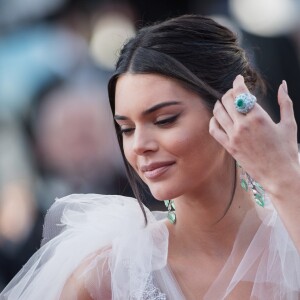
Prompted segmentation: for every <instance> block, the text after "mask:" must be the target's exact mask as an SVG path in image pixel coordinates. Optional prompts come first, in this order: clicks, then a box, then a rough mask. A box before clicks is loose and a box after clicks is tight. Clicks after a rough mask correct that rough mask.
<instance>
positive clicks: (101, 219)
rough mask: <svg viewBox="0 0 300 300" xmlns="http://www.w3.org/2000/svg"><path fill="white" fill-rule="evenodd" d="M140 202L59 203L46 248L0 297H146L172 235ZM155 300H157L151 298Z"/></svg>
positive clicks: (75, 198)
mask: <svg viewBox="0 0 300 300" xmlns="http://www.w3.org/2000/svg"><path fill="white" fill-rule="evenodd" d="M147 215H148V220H149V224H148V226H147V227H145V222H144V217H143V214H142V212H141V210H140V207H139V205H138V203H137V200H136V199H133V198H128V197H122V196H104V195H71V196H68V197H65V198H62V199H58V200H56V202H55V203H54V205H53V206H52V207H51V209H50V210H49V212H48V214H47V216H46V219H45V226H44V237H43V241H42V247H41V248H40V249H39V250H38V251H37V252H36V254H35V255H34V256H33V257H32V258H31V259H30V260H29V261H28V263H27V264H26V265H25V266H24V267H23V269H22V270H21V271H20V272H19V273H18V274H17V276H16V277H15V278H14V279H13V280H12V281H11V282H10V284H9V285H8V286H7V287H6V288H5V289H4V291H3V292H2V293H1V295H0V299H10V300H12V299H13V300H17V299H31V300H35V299H36V300H38V299H39V300H40V299H49V300H50V299H51V300H54V299H79V300H81V299H102V300H103V299H143V298H142V294H143V291H144V290H145V286H146V285H147V282H148V281H149V278H150V275H151V273H152V272H153V271H155V270H156V269H160V268H162V267H163V266H164V265H166V260H167V243H168V232H167V229H166V228H165V226H162V224H161V223H160V222H157V221H156V220H155V219H154V217H153V215H152V214H151V213H150V211H148V210H147ZM153 299H154V298H153Z"/></svg>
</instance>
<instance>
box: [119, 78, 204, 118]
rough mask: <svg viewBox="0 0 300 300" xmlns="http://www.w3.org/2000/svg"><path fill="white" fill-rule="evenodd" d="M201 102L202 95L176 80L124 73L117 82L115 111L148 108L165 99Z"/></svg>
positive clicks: (123, 111)
mask: <svg viewBox="0 0 300 300" xmlns="http://www.w3.org/2000/svg"><path fill="white" fill-rule="evenodd" d="M193 99H194V100H195V101H197V103H200V102H201V101H199V100H200V97H199V96H198V95H196V94H194V93H193V92H191V91H189V90H187V89H185V88H184V87H183V86H182V85H181V84H180V83H178V82H177V81H176V80H173V79H170V78H167V77H165V76H161V75H156V74H124V75H122V76H120V78H119V79H118V81H117V84H116V93H115V113H116V114H125V113H126V112H128V111H132V110H133V109H134V110H139V109H147V108H149V107H150V106H152V105H155V104H158V103H160V102H164V101H183V102H184V104H189V102H190V101H192V100H193Z"/></svg>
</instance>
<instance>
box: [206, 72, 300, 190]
mask: <svg viewBox="0 0 300 300" xmlns="http://www.w3.org/2000/svg"><path fill="white" fill-rule="evenodd" d="M247 92H249V91H248V89H247V86H246V85H245V83H244V78H243V77H242V76H241V75H238V76H237V77H236V79H235V80H234V82H233V88H232V89H230V90H229V91H227V92H226V94H224V96H223V97H222V101H221V102H220V101H217V103H216V105H215V108H214V111H213V114H214V116H213V117H212V119H211V122H210V126H209V130H210V134H211V135H212V136H213V137H214V138H215V139H216V140H217V141H218V142H219V143H220V144H221V145H222V146H223V147H224V148H225V149H226V150H227V151H228V152H229V153H230V154H231V155H232V156H233V157H234V158H235V159H236V161H238V162H239V164H240V165H241V166H242V167H243V168H244V170H245V171H247V172H248V173H249V174H250V175H251V176H252V177H253V178H254V179H255V180H256V181H257V182H259V183H260V184H261V185H262V186H263V187H264V188H265V190H266V191H267V192H268V193H270V194H276V193H277V189H278V188H280V187H281V186H282V184H286V182H285V181H287V180H290V178H291V176H295V175H296V174H299V176H300V165H299V162H298V145H297V125H296V121H295V117H294V111H293V104H292V101H291V99H290V97H289V96H288V93H287V85H286V82H285V81H283V82H282V84H281V85H280V86H279V90H278V103H279V105H280V117H281V119H280V122H279V123H278V124H276V123H274V122H273V121H272V119H271V118H270V116H269V115H268V114H267V113H266V112H265V111H264V110H263V108H262V107H261V106H260V105H259V104H257V103H256V104H255V105H254V108H253V109H252V110H251V111H249V112H248V113H247V114H246V115H244V114H242V113H239V112H238V111H237V110H236V108H235V105H234V101H235V97H236V96H238V95H239V94H241V93H247Z"/></svg>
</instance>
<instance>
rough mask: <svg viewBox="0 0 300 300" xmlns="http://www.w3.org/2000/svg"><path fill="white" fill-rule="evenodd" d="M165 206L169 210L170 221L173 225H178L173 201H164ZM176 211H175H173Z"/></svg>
mask: <svg viewBox="0 0 300 300" xmlns="http://www.w3.org/2000/svg"><path fill="white" fill-rule="evenodd" d="M164 203H165V206H166V207H167V209H168V220H169V221H170V222H171V223H172V224H175V223H176V212H175V203H174V201H173V200H164ZM172 209H174V211H172Z"/></svg>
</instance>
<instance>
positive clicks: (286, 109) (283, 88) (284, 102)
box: [278, 80, 295, 123]
mask: <svg viewBox="0 0 300 300" xmlns="http://www.w3.org/2000/svg"><path fill="white" fill-rule="evenodd" d="M278 104H279V106H280V119H281V122H285V123H290V122H291V121H295V116H294V109H293V102H292V100H291V98H290V97H289V95H288V92H287V84H286V81H285V80H283V81H282V83H281V85H280V86H279V89H278Z"/></svg>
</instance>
